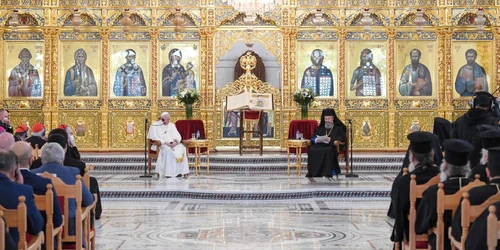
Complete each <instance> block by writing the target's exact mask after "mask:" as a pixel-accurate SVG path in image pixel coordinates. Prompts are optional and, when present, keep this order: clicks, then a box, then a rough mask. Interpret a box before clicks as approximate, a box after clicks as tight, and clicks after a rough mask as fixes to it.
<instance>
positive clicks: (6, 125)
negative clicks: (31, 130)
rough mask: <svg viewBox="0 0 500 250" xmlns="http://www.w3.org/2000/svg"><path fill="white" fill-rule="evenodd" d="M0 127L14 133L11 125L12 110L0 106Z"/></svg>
mask: <svg viewBox="0 0 500 250" xmlns="http://www.w3.org/2000/svg"><path fill="white" fill-rule="evenodd" d="M0 127H2V128H3V129H4V130H5V132H8V133H11V134H12V133H14V130H13V128H12V126H11V125H10V112H9V111H8V110H7V109H4V108H0Z"/></svg>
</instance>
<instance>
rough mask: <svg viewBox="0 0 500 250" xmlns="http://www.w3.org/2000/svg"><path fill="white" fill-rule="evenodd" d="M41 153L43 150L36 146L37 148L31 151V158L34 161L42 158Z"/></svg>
mask: <svg viewBox="0 0 500 250" xmlns="http://www.w3.org/2000/svg"><path fill="white" fill-rule="evenodd" d="M40 151H41V149H39V148H38V144H35V148H34V149H32V150H31V157H32V158H33V160H36V159H38V158H40V156H41V155H42V154H41V152H40Z"/></svg>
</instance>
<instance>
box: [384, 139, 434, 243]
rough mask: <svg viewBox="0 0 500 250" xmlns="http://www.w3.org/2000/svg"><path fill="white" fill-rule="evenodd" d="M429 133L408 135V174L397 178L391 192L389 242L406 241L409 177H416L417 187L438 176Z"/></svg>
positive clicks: (408, 210)
mask: <svg viewBox="0 0 500 250" xmlns="http://www.w3.org/2000/svg"><path fill="white" fill-rule="evenodd" d="M433 136H434V135H433V134H431V133H429V132H421V131H417V132H413V133H411V134H409V135H408V139H409V140H410V154H409V159H410V163H409V165H408V171H409V174H407V175H402V176H400V177H397V178H396V179H395V180H394V184H393V186H392V190H391V199H392V203H391V204H392V206H393V208H392V212H393V213H394V216H395V221H394V228H393V230H392V235H391V241H393V242H401V241H403V240H404V239H408V233H409V231H408V227H409V221H408V213H409V212H410V180H411V179H410V176H411V175H412V174H414V175H416V181H417V185H421V184H425V183H426V182H427V181H429V180H430V179H432V178H433V177H434V176H436V175H438V174H439V168H438V167H436V165H434V161H433V158H434V150H433V149H432V140H433V139H432V137H433Z"/></svg>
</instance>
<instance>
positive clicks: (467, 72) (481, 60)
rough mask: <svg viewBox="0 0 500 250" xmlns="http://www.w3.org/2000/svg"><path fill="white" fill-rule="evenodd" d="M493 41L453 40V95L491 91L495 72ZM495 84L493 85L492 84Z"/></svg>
mask: <svg viewBox="0 0 500 250" xmlns="http://www.w3.org/2000/svg"><path fill="white" fill-rule="evenodd" d="M492 51H494V50H493V44H492V43H491V42H476V41H474V42H473V41H467V42H453V45H452V60H451V61H452V75H451V77H452V82H453V89H454V91H453V97H455V98H459V97H471V96H473V95H474V93H475V92H476V91H488V92H489V91H490V88H489V83H490V82H491V79H492V77H491V76H492V74H493V53H491V52H492ZM492 86H493V85H492Z"/></svg>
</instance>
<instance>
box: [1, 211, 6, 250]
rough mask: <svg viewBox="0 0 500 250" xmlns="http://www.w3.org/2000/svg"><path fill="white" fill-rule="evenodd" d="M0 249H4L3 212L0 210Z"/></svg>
mask: <svg viewBox="0 0 500 250" xmlns="http://www.w3.org/2000/svg"><path fill="white" fill-rule="evenodd" d="M0 249H5V222H4V220H3V211H1V210H0Z"/></svg>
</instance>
